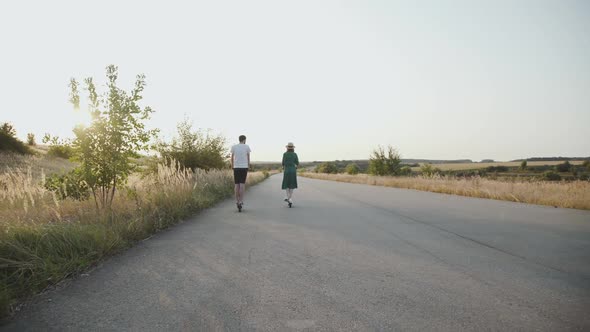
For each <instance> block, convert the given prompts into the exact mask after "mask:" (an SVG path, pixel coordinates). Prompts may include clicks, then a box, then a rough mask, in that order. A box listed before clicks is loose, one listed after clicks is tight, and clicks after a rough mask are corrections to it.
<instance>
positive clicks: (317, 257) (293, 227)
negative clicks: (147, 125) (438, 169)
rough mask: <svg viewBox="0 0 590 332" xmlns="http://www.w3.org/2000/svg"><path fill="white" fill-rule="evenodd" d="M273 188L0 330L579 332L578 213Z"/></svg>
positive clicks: (47, 300) (587, 273)
mask: <svg viewBox="0 0 590 332" xmlns="http://www.w3.org/2000/svg"><path fill="white" fill-rule="evenodd" d="M280 181H281V176H280V175H277V176H273V177H271V178H270V179H269V180H267V181H265V182H263V183H262V184H259V185H257V186H255V187H253V188H251V189H250V190H248V191H247V193H246V200H245V206H244V212H243V213H238V212H237V211H236V210H235V205H234V203H233V202H232V201H231V200H227V201H224V202H222V203H220V204H219V205H217V206H216V207H214V208H212V209H209V210H207V211H204V212H202V213H200V214H199V215H197V216H195V217H194V218H193V219H192V220H189V221H187V222H185V223H183V224H181V225H178V226H176V227H173V228H171V229H169V230H167V231H164V232H161V233H159V234H157V235H155V236H154V237H152V238H151V239H149V240H146V241H143V242H141V243H140V244H138V245H137V246H135V247H133V248H132V249H130V250H128V251H127V252H125V253H123V254H120V255H118V256H116V257H113V258H111V259H109V260H108V261H106V262H105V263H103V264H102V265H101V266H99V267H98V268H96V269H95V270H93V271H91V272H90V273H89V274H88V276H84V277H79V278H77V279H75V280H72V281H70V282H69V283H68V284H67V285H65V286H64V287H60V289H57V290H53V291H49V292H47V293H45V294H43V295H41V296H38V297H36V299H35V300H34V301H33V303H31V304H30V305H28V306H27V307H26V308H24V309H23V311H22V312H20V313H19V315H18V316H17V317H16V319H15V320H13V321H11V322H9V324H8V325H4V326H3V327H2V329H3V330H9V331H12V330H18V331H20V330H28V331H39V330H54V331H69V330H71V331H94V330H95V331H99V330H100V331H104V330H117V331H120V330H131V331H196V330H232V331H234V330H271V331H285V330H294V331H296V330H310V331H311V330H313V331H316V330H355V331H364V330H416V331H424V330H435V331H445V330H446V331H458V330H477V331H480V330H497V331H509V330H510V331H512V330H540V331H562V330H589V329H590V212H588V211H579V210H568V209H556V208H552V207H542V206H534V205H526V204H517V203H510V202H501V201H493V200H483V199H474V198H464V197H458V196H451V195H441V194H433V193H426V192H418V191H412V190H399V189H392V188H383V187H373V186H364V185H356V184H344V183H336V182H327V181H320V180H311V179H303V178H300V179H299V181H300V189H298V190H297V191H296V192H295V196H294V199H295V205H294V207H293V208H291V209H289V208H288V207H287V206H286V205H285V203H284V202H283V201H282V199H283V196H282V195H283V194H282V192H281V191H280Z"/></svg>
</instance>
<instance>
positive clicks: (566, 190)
mask: <svg viewBox="0 0 590 332" xmlns="http://www.w3.org/2000/svg"><path fill="white" fill-rule="evenodd" d="M300 175H301V176H305V177H309V178H314V179H322V180H332V181H340V182H349V183H360V184H369V185H375V186H386V187H395V188H406V189H416V190H422V191H431V192H437V193H445V194H453V195H461V196H470V197H480V198H490V199H497V200H504V201H512V202H523V203H531V204H540V205H550V206H557V207H563V208H573V209H585V210H590V182H589V181H572V182H547V181H497V180H490V179H485V178H481V177H472V178H457V177H451V176H444V177H442V176H433V177H388V176H371V175H366V174H358V175H348V174H322V173H302V174H300Z"/></svg>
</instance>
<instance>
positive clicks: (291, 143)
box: [285, 142, 295, 149]
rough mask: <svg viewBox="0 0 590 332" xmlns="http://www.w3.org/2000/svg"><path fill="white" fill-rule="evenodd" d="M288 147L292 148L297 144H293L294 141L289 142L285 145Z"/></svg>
mask: <svg viewBox="0 0 590 332" xmlns="http://www.w3.org/2000/svg"><path fill="white" fill-rule="evenodd" d="M285 147H286V148H289V149H292V148H294V147H295V145H293V142H289V143H287V145H286V146H285Z"/></svg>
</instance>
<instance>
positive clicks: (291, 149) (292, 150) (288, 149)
mask: <svg viewBox="0 0 590 332" xmlns="http://www.w3.org/2000/svg"><path fill="white" fill-rule="evenodd" d="M287 152H295V148H287Z"/></svg>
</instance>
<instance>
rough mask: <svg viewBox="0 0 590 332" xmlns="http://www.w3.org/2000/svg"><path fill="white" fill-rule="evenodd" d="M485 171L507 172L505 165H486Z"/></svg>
mask: <svg viewBox="0 0 590 332" xmlns="http://www.w3.org/2000/svg"><path fill="white" fill-rule="evenodd" d="M486 171H487V172H489V173H501V172H508V167H506V166H488V167H486Z"/></svg>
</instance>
